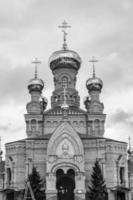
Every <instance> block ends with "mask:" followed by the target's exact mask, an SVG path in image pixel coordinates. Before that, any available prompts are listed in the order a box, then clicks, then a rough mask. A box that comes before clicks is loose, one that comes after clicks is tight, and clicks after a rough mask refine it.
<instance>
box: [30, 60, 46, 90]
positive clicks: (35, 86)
mask: <svg viewBox="0 0 133 200" xmlns="http://www.w3.org/2000/svg"><path fill="white" fill-rule="evenodd" d="M32 63H34V64H35V75H34V78H32V79H30V81H29V83H28V89H29V92H32V91H40V92H41V91H42V89H43V88H44V82H43V80H42V79H39V78H38V77H37V76H38V75H37V64H38V63H40V62H39V61H38V60H37V58H35V61H33V62H32Z"/></svg>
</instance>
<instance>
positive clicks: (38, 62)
mask: <svg viewBox="0 0 133 200" xmlns="http://www.w3.org/2000/svg"><path fill="white" fill-rule="evenodd" d="M32 64H35V79H37V64H41V61H39V60H38V59H37V58H35V60H34V61H33V62H32Z"/></svg>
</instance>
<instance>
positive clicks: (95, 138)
mask: <svg viewBox="0 0 133 200" xmlns="http://www.w3.org/2000/svg"><path fill="white" fill-rule="evenodd" d="M67 27H69V26H68V25H67V23H66V22H63V24H62V26H61V28H62V30H63V36H64V40H63V46H62V49H61V50H58V51H55V52H53V53H52V55H51V56H50V58H49V62H48V65H49V67H50V69H51V72H52V74H53V84H54V90H53V92H52V95H51V106H50V109H47V99H46V98H45V97H42V91H43V88H44V82H43V80H42V79H40V78H39V77H38V73H37V63H38V60H37V59H36V60H35V62H34V63H35V75H34V77H33V78H32V79H31V80H30V81H29V82H28V85H27V87H28V91H29V94H30V96H31V99H30V100H29V102H28V103H27V105H26V109H27V113H26V114H25V115H24V117H25V124H26V134H27V137H26V139H23V140H19V141H14V142H10V143H7V144H6V145H5V146H6V160H5V179H4V188H2V189H1V193H2V194H3V199H9V196H10V197H11V194H12V193H14V192H16V193H17V194H16V199H21V196H20V194H19V191H21V190H23V189H24V187H25V180H26V179H27V177H28V174H30V173H31V171H32V167H33V166H35V167H36V169H37V171H38V172H39V174H40V176H41V178H42V179H43V180H44V183H45V186H46V199H49V200H50V199H55V200H56V199H57V200H61V199H62V200H64V199H65V200H67V199H68V200H69V199H71V200H75V199H79V200H84V199H85V194H86V191H87V190H88V185H90V183H91V180H90V179H91V174H92V167H93V166H94V163H95V161H96V160H98V161H99V163H100V166H101V170H102V173H103V177H104V180H105V183H106V186H107V190H108V199H109V200H131V199H133V197H132V191H133V151H132V150H131V149H130V151H129V154H128V153H127V143H125V142H120V141H116V140H112V139H109V138H106V137H104V132H105V130H104V126H105V121H106V114H105V113H104V104H103V103H102V102H101V101H100V94H101V92H102V88H103V82H102V80H101V79H100V78H99V77H97V75H96V72H95V66H94V64H95V62H96V60H95V59H94V58H92V60H91V62H92V65H93V72H92V75H91V76H90V77H88V80H87V81H86V89H87V91H88V96H87V97H86V99H85V101H84V105H85V109H81V108H80V96H79V93H78V91H77V89H76V84H77V74H78V72H79V70H80V67H81V63H82V60H81V58H80V56H79V54H78V53H77V52H76V51H73V50H70V49H69V48H68V47H67V41H66V35H67V33H66V28H67ZM44 73H45V70H44ZM9 191H10V192H9ZM64 194H65V198H64V196H63V195H64Z"/></svg>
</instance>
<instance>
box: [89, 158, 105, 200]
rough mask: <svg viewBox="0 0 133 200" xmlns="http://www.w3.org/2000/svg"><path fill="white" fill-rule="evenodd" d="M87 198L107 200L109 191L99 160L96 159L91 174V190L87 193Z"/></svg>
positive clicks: (90, 199)
mask: <svg viewBox="0 0 133 200" xmlns="http://www.w3.org/2000/svg"><path fill="white" fill-rule="evenodd" d="M86 199H87V200H107V199H108V193H107V188H106V184H105V181H104V179H103V175H102V171H101V167H100V164H99V162H98V160H96V162H95V164H94V167H93V171H92V175H91V185H90V186H89V191H88V192H87V194H86Z"/></svg>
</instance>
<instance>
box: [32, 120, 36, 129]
mask: <svg viewBox="0 0 133 200" xmlns="http://www.w3.org/2000/svg"><path fill="white" fill-rule="evenodd" d="M31 130H32V131H36V120H35V119H32V120H31Z"/></svg>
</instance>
